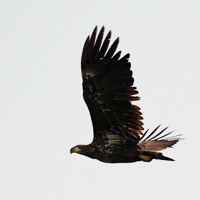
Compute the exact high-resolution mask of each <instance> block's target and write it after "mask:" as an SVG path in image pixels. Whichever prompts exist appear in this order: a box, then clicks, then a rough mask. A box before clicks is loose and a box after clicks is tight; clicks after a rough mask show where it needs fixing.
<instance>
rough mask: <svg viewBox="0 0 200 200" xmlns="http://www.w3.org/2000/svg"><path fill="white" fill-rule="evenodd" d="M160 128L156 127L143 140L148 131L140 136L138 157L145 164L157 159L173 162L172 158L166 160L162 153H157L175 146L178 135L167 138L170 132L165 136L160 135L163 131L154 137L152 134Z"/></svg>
mask: <svg viewBox="0 0 200 200" xmlns="http://www.w3.org/2000/svg"><path fill="white" fill-rule="evenodd" d="M159 127H160V126H158V127H157V128H156V129H155V130H154V131H153V132H152V133H151V134H150V135H149V136H147V137H146V138H145V139H144V137H145V135H146V134H147V132H148V130H147V131H146V132H145V133H144V135H143V136H142V138H141V140H140V143H139V144H138V146H139V147H140V148H141V150H140V152H141V154H140V155H139V157H140V158H141V159H142V160H143V161H146V162H150V161H151V160H152V159H159V160H170V161H173V159H172V158H168V157H166V156H163V155H162V153H160V152H157V151H161V150H163V149H166V148H167V147H172V146H173V145H174V144H176V143H177V142H178V141H179V140H180V137H179V136H180V135H177V136H172V137H167V138H166V136H168V135H170V134H171V133H172V132H170V133H167V134H165V135H162V133H163V132H164V131H165V130H166V129H167V128H165V129H163V130H162V131H160V132H159V133H158V134H156V135H154V133H155V132H156V131H157V129H158V128H159Z"/></svg>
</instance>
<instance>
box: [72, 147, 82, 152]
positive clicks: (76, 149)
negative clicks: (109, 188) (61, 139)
mask: <svg viewBox="0 0 200 200" xmlns="http://www.w3.org/2000/svg"><path fill="white" fill-rule="evenodd" d="M80 151H81V149H80V148H79V147H72V148H71V149H70V153H78V152H80Z"/></svg>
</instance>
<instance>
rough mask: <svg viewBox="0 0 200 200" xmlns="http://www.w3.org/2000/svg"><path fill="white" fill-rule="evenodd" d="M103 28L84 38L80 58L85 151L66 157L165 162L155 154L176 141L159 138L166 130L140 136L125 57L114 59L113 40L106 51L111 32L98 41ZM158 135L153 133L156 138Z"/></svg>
mask: <svg viewBox="0 0 200 200" xmlns="http://www.w3.org/2000/svg"><path fill="white" fill-rule="evenodd" d="M103 35H104V27H102V28H101V30H100V32H99V34H98V35H97V27H95V29H94V31H93V32H92V35H91V37H90V36H88V37H87V39H86V41H85V44H84V47H83V52H82V58H81V70H82V78H83V98H84V100H85V103H86V104H87V107H88V109H89V112H90V116H91V120H92V124H93V132H94V137H93V141H92V143H91V144H89V145H77V146H75V147H73V148H71V150H70V152H71V153H73V152H75V153H78V154H81V155H84V156H87V157H89V158H93V159H98V160H99V161H102V162H106V163H131V162H136V161H144V162H150V161H152V160H153V159H159V160H169V161H173V159H172V158H169V157H166V156H164V155H163V154H162V153H161V152H160V151H161V150H163V149H166V148H167V147H172V146H173V145H174V144H176V143H177V142H178V141H179V140H180V138H179V137H178V136H171V137H167V136H169V135H170V134H171V133H172V132H170V133H166V134H164V135H163V132H164V131H165V130H166V129H167V128H165V129H163V130H161V131H157V130H158V129H159V127H160V126H158V127H157V128H156V129H155V130H154V131H153V132H152V133H150V134H148V130H147V131H146V132H145V133H142V131H143V122H142V119H143V118H142V116H141V115H142V113H141V112H140V108H139V107H138V106H137V105H135V104H132V103H131V102H132V101H137V100H139V99H140V98H139V97H138V96H137V94H138V91H137V89H136V87H135V86H133V83H134V79H133V77H132V71H131V69H130V68H131V63H130V62H129V56H130V55H129V54H126V55H125V56H124V57H122V58H120V55H121V51H119V52H117V53H116V49H117V46H118V43H119V38H117V39H116V40H115V41H114V42H113V44H112V45H111V46H110V48H109V43H110V39H111V31H110V32H109V33H108V34H107V36H106V37H105V39H104V40H103ZM157 132H158V133H157Z"/></svg>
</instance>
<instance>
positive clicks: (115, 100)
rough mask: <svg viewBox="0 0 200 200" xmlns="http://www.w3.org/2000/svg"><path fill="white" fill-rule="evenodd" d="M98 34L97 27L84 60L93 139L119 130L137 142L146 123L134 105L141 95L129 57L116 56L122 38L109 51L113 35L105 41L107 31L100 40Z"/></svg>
mask: <svg viewBox="0 0 200 200" xmlns="http://www.w3.org/2000/svg"><path fill="white" fill-rule="evenodd" d="M96 33H97V27H95V29H94V31H93V33H92V35H91V37H89V36H88V38H87V39H86V41H85V44H84V47H83V52H82V59H81V69H82V78H83V97H84V100H85V102H86V104H87V106H88V109H89V111H90V115H91V119H92V123H93V129H94V137H101V132H102V131H103V133H105V132H106V130H115V131H116V130H117V134H119V135H120V136H122V137H125V138H127V139H130V140H132V141H135V142H138V141H139V140H140V137H139V134H142V132H141V130H143V127H142V125H143V123H142V122H141V120H142V117H141V112H140V108H139V107H138V106H136V105H132V104H131V101H135V100H139V97H137V96H135V95H136V94H138V91H137V90H136V87H133V81H134V79H133V78H132V71H131V70H130V67H131V63H130V62H129V61H128V58H129V54H126V55H125V56H124V57H122V58H120V54H121V52H120V51H119V52H118V53H115V51H116V48H117V46H118V43H119V38H117V39H116V40H115V41H114V43H113V44H112V46H111V47H110V48H108V46H109V42H110V38H111V32H109V33H108V34H107V36H106V38H105V40H104V41H103V34H104V27H102V29H101V30H100V32H99V35H98V36H97V38H96ZM109 134H110V133H109ZM113 134H115V133H114V132H113Z"/></svg>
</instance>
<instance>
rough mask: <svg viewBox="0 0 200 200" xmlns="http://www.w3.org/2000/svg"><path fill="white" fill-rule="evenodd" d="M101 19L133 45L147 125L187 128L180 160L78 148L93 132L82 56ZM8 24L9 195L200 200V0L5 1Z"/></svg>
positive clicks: (2, 137) (0, 138)
mask: <svg viewBox="0 0 200 200" xmlns="http://www.w3.org/2000/svg"><path fill="white" fill-rule="evenodd" d="M96 25H98V27H99V29H100V28H101V26H102V25H105V28H106V29H105V33H107V32H108V31H109V30H112V41H114V39H116V38H117V37H118V36H119V37H120V44H119V48H118V50H122V55H124V54H126V53H130V54H131V57H130V61H131V63H132V70H133V73H134V78H135V85H136V86H137V88H138V90H139V92H140V96H141V101H140V102H138V103H137V105H139V106H140V107H141V109H142V112H143V117H144V128H145V130H146V129H148V128H150V130H153V129H154V128H155V127H156V126H157V125H159V124H162V127H163V128H165V127H166V126H169V131H172V130H176V132H175V133H174V134H183V137H184V138H185V140H182V141H180V142H179V143H178V144H177V145H175V146H174V148H172V149H168V150H165V151H164V154H165V155H166V156H169V157H172V158H174V159H175V160H176V161H175V162H167V161H152V162H151V163H144V162H138V163H131V164H105V163H101V162H99V161H97V160H92V159H89V158H87V157H84V156H80V155H78V154H72V155H70V153H69V150H70V148H71V147H72V146H75V145H76V144H88V143H90V142H91V140H92V137H93V135H92V124H91V120H90V116H89V112H88V109H87V107H86V105H85V103H84V101H83V98H82V86H81V84H82V80H81V73H80V57H81V51H82V47H83V44H84V41H85V39H86V37H87V36H88V35H89V34H91V32H92V30H93V29H94V27H95V26H96ZM0 27H1V31H0V199H1V200H11V199H13V200H36V199H37V200H44V199H48V200H58V199H59V200H66V199H72V200H80V199H82V200H84V199H87V200H93V199H95V200H102V199H116V200H121V199H124V200H125V199H126V200H132V199H137V200H144V199H145V200H146V199H154V200H160V199H162V200H169V199H171V200H176V199H183V200H188V199H198V197H199V179H200V173H199V169H200V145H199V139H200V137H199V134H200V128H199V113H200V105H199V98H200V90H199V87H200V79H199V76H200V1H198V0H196V1H195V0H176V1H174V0H168V1H159V0H151V1H149V0H146V1H145V0H142V1H141V0H138V1H136V0H129V1H128V0H123V1H121V0H120V1H118V0H109V1H108V0H102V1H92V0H85V1H80V0H76V1H69V0H67V1H66V0H54V1H53V0H48V1H47V0H46V1H44V0H35V1H30V0H28V1H27V0H26V1H25V0H21V1H14V0H7V1H1V2H0ZM99 29H98V30H99Z"/></svg>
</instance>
